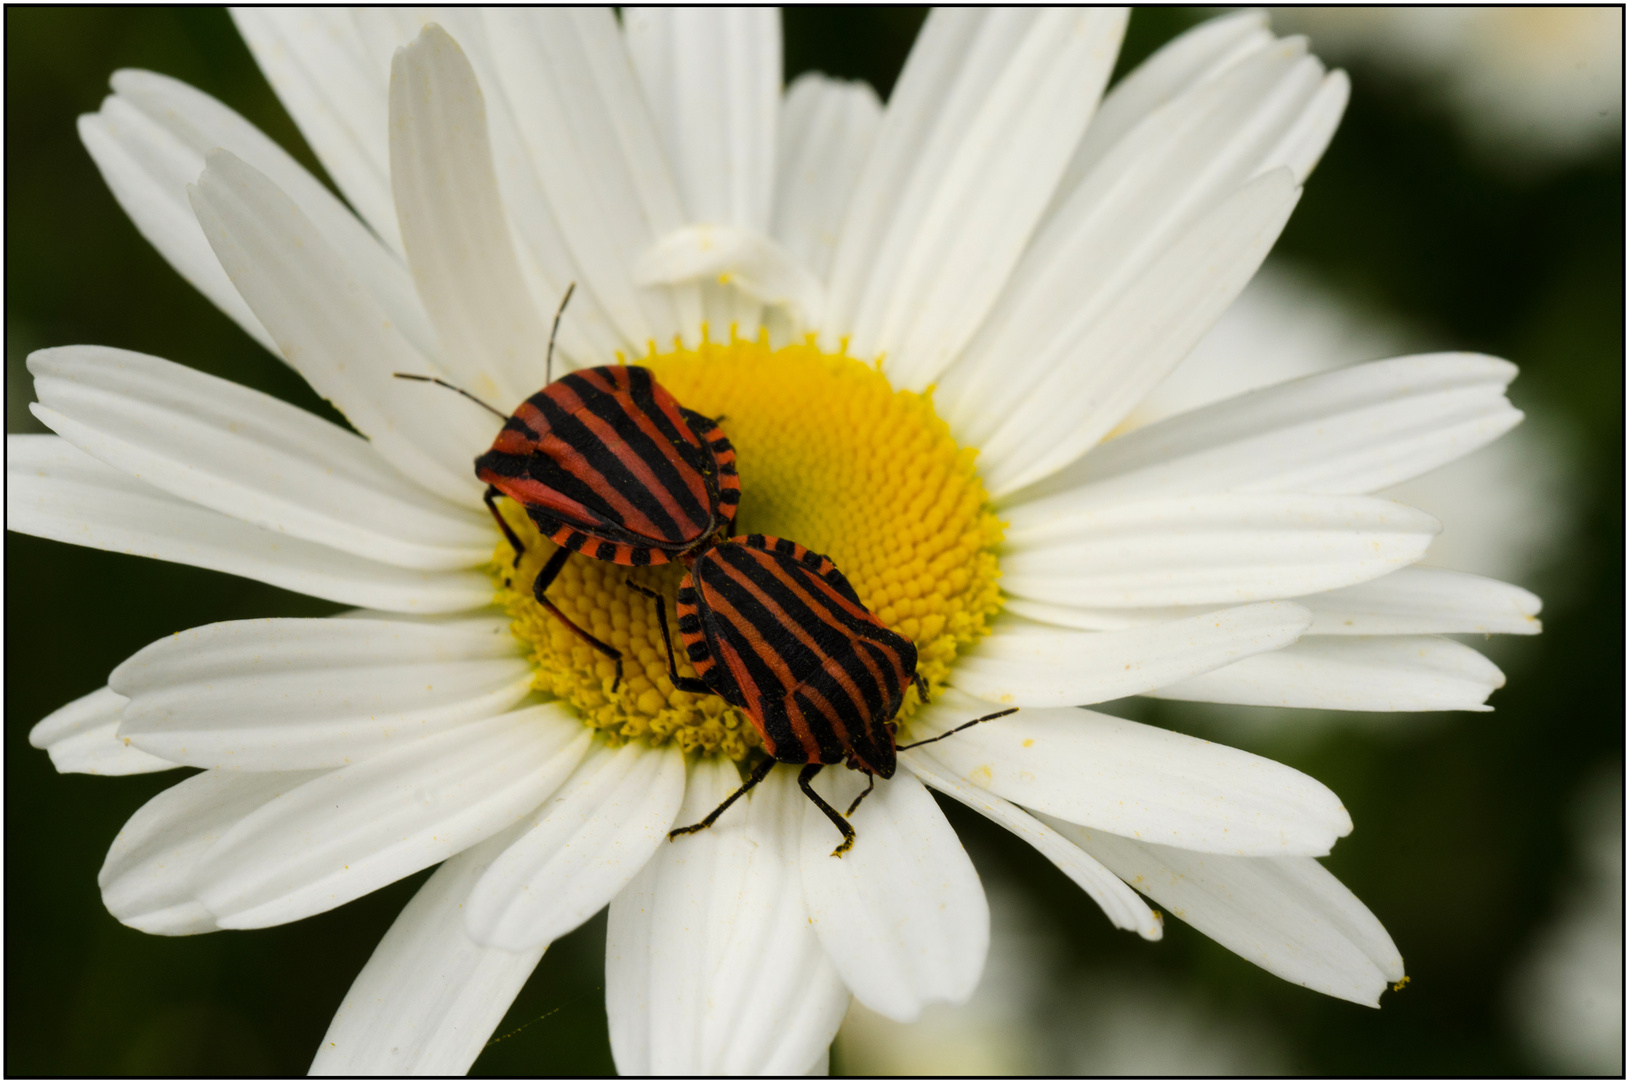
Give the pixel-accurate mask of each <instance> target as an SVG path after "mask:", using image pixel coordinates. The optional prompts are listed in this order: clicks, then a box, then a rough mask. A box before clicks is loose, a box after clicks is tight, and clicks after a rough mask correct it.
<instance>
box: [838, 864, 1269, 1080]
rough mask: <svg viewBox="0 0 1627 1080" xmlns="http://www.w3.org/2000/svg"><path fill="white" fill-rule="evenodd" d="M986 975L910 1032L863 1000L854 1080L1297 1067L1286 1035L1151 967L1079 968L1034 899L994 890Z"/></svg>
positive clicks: (848, 1061) (994, 879) (847, 1060)
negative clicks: (859, 1079) (960, 1000)
mask: <svg viewBox="0 0 1627 1080" xmlns="http://www.w3.org/2000/svg"><path fill="white" fill-rule="evenodd" d="M986 885H987V889H988V897H989V909H990V918H991V924H992V925H991V937H990V941H989V959H988V966H987V968H986V969H985V971H984V975H983V982H982V984H981V985H979V987H978V989H977V993H976V994H975V995H974V996H973V997H972V999H971V1000H970V1001H968V1002H966V1003H965V1004H964V1005H947V1004H936V1005H931V1006H928V1007H927V1008H926V1009H924V1010H923V1011H922V1013H921V1018H920V1019H919V1020H917V1021H916V1022H914V1023H912V1024H900V1023H897V1022H895V1021H892V1020H889V1019H887V1018H886V1017H884V1016H881V1015H880V1014H878V1013H874V1012H871V1011H870V1010H869V1009H866V1008H865V1007H864V1006H863V1005H861V1004H858V1003H857V1002H855V1003H854V1005H853V1007H852V1009H850V1010H849V1011H848V1014H847V1019H846V1021H845V1022H844V1023H843V1025H842V1031H841V1034H840V1035H839V1036H838V1037H837V1044H836V1050H837V1055H838V1061H839V1062H840V1064H841V1066H842V1068H843V1071H844V1072H846V1073H847V1074H849V1075H866V1074H873V1075H883V1076H889V1075H905V1074H919V1075H933V1074H936V1075H947V1076H977V1075H994V1076H1017V1075H1025V1074H1028V1075H1032V1074H1043V1073H1048V1072H1050V1073H1061V1074H1065V1075H1077V1076H1160V1075H1161V1076H1230V1075H1272V1074H1277V1073H1283V1072H1287V1071H1288V1070H1289V1057H1288V1052H1287V1048H1286V1046H1285V1045H1284V1043H1283V1041H1282V1039H1281V1038H1280V1036H1279V1035H1278V1034H1277V1033H1276V1032H1275V1031H1274V1030H1272V1029H1271V1028H1270V1027H1269V1026H1268V1025H1266V1024H1264V1023H1262V1022H1260V1021H1259V1020H1258V1019H1257V1018H1255V1017H1251V1016H1248V1015H1244V1014H1233V1013H1228V1012H1222V1011H1221V1010H1219V1009H1216V1008H1215V1007H1213V1006H1212V1005H1210V1004H1209V1003H1207V1002H1205V1001H1204V1000H1203V999H1202V998H1201V997H1200V996H1199V995H1197V994H1195V993H1193V991H1192V988H1190V987H1186V986H1181V985H1177V984H1174V983H1171V982H1170V981H1169V980H1167V979H1161V978H1158V977H1157V976H1155V975H1152V974H1151V973H1149V972H1148V971H1146V970H1145V969H1144V968H1142V967H1140V966H1137V967H1133V968H1131V967H1124V966H1119V965H1104V964H1092V965H1090V966H1088V967H1086V968H1085V969H1084V970H1083V971H1081V970H1080V969H1079V968H1078V967H1076V966H1075V965H1073V964H1072V963H1070V962H1069V958H1068V956H1067V955H1066V952H1065V945H1064V943H1063V942H1062V940H1061V938H1060V935H1058V934H1057V933H1056V931H1055V929H1054V925H1055V924H1054V923H1052V922H1050V921H1048V920H1047V919H1046V918H1045V917H1044V916H1043V915H1041V914H1040V913H1039V912H1038V911H1036V910H1035V909H1034V906H1033V903H1032V901H1030V900H1028V899H1027V896H1026V894H1025V893H1024V892H1023V891H1022V890H1021V889H1019V888H1018V887H1017V886H1015V885H1013V884H1009V883H1007V882H1006V881H1005V879H1003V878H1001V877H999V876H996V875H992V874H991V875H990V879H989V880H988V881H987V882H986Z"/></svg>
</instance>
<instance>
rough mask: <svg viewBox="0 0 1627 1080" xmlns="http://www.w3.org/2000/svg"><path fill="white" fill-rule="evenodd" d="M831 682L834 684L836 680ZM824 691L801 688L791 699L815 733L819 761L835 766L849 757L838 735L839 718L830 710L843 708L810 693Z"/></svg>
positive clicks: (820, 687)
mask: <svg viewBox="0 0 1627 1080" xmlns="http://www.w3.org/2000/svg"><path fill="white" fill-rule="evenodd" d="M830 681H831V682H832V683H833V684H834V680H830ZM824 689H825V687H824V686H818V687H811V686H810V687H807V688H799V689H798V690H797V691H796V693H794V694H792V695H791V697H792V699H793V700H794V701H795V702H796V703H797V704H798V705H799V706H801V709H802V719H803V722H804V723H806V724H807V725H808V730H809V731H811V732H813V736H814V741H815V742H816V743H818V745H819V760H820V761H822V762H824V763H825V764H827V765H835V764H836V763H838V762H840V761H841V760H842V759H843V758H844V757H846V756H847V751H846V749H845V748H844V747H843V745H842V743H843V740H842V739H841V738H840V737H838V736H837V734H836V726H835V721H836V719H837V718H836V717H833V716H831V715H830V713H829V710H830V709H831V708H832V707H835V708H841V706H840V705H839V704H837V703H836V702H835V701H828V700H822V699H821V698H820V697H819V695H818V693H817V692H815V693H810V690H813V691H821V690H824ZM828 697H829V695H828V694H827V695H826V698H828ZM840 700H846V695H845V694H844V695H842V698H841V699H840Z"/></svg>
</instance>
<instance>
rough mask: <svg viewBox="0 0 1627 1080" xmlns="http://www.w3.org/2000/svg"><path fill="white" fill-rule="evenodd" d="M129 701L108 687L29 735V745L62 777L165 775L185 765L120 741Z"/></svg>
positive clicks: (70, 706) (43, 722)
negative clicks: (121, 720)
mask: <svg viewBox="0 0 1627 1080" xmlns="http://www.w3.org/2000/svg"><path fill="white" fill-rule="evenodd" d="M128 700H129V699H128V698H126V697H124V696H123V695H122V694H115V693H114V692H113V691H112V690H110V689H108V688H107V687H105V686H104V687H102V689H100V690H93V691H91V692H90V693H88V694H86V695H85V696H84V697H82V698H78V699H76V700H74V701H70V702H68V703H67V704H66V705H64V706H62V708H60V709H58V710H57V711H56V712H54V713H52V714H51V715H50V716H47V717H46V718H45V719H44V720H41V721H40V722H39V723H37V724H35V725H34V726H33V727H32V728H31V729H30V730H29V732H28V745H30V746H32V747H34V748H35V749H38V750H44V751H46V752H47V753H49V754H50V755H51V764H52V765H55V766H56V771H57V772H59V773H69V772H77V773H90V774H91V775H92V776H130V775H133V774H135V773H149V772H162V771H163V770H165V769H174V768H177V767H178V765H179V763H178V762H174V761H170V760H168V759H167V758H161V757H154V756H153V755H152V754H149V753H147V752H146V751H145V750H138V749H136V748H135V747H134V746H131V745H130V743H129V741H128V740H126V739H121V738H120V737H119V734H118V731H119V714H120V713H121V712H122V711H123V710H124V703H125V702H126V701H128Z"/></svg>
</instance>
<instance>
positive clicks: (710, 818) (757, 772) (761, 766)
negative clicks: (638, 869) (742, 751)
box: [667, 757, 817, 840]
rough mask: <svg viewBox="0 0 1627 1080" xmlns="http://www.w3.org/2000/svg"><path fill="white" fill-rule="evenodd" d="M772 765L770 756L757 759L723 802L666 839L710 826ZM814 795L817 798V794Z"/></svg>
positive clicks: (672, 838)
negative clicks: (696, 821) (754, 766)
mask: <svg viewBox="0 0 1627 1080" xmlns="http://www.w3.org/2000/svg"><path fill="white" fill-rule="evenodd" d="M774 765H775V762H774V759H773V758H771V757H770V758H764V759H763V760H761V761H759V762H758V763H757V767H756V768H755V769H752V770H751V775H750V776H748V777H746V782H745V783H744V784H741V785H740V786H739V787H738V788H736V789H735V792H734V794H733V795H730V796H729V797H728V798H727V799H724V800H723V802H721V803H720V804H718V808H717V809H716V810H713V811H712V812H711V813H710V814H707V815H706V816H705V817H704V818H702V819H701V820H700V821H699V822H698V823H697V824H694V825H685V826H684V827H683V828H681V829H673V830H672V831H671V832H669V833H667V839H668V840H676V839H678V837H680V836H683V835H684V834H686V833H692V832H700V831H701V830H702V829H710V828H711V827H712V823H713V822H715V821H716V820H717V819H718V818H720V817H722V816H723V811H725V810H727V809H728V808H729V807H731V806H733V805H734V801H735V800H736V799H738V798H739V797H740V796H742V795H744V794H745V793H746V792H748V791H750V790H751V789H752V788H754V787H756V786H757V785H758V784H760V783H762V782H763V777H765V776H767V775H768V770H770V769H772V768H773V767H774ZM815 797H816V798H817V796H815Z"/></svg>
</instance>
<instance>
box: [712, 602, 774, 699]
mask: <svg viewBox="0 0 1627 1080" xmlns="http://www.w3.org/2000/svg"><path fill="white" fill-rule="evenodd" d="M702 610H704V611H705V612H706V614H705V615H703V616H702V624H703V626H704V630H705V633H704V639H705V642H706V649H705V651H706V652H708V653H710V654H711V656H712V658H713V659H714V660H718V661H720V662H719V663H717V664H716V665H715V666H714V667H713V668H712V670H711V671H709V672H707V673H705V674H704V675H703V676H702V678H704V679H705V680H706V684H707V685H708V686H710V687H711V688H712V690H713V692H715V693H716V694H717V695H718V696H719V697H721V698H722V699H723V700H724V701H727V702H728V703H729V704H730V705H736V706H739V707H741V708H749V707H750V700H751V695H752V694H753V693H755V694H756V695H757V697H758V698H759V700H761V701H763V702H765V703H769V702H772V703H778V702H780V700H781V699H782V698H784V697H785V692H786V690H787V689H788V688H787V687H786V686H785V684H784V683H782V682H781V681H780V678H779V676H778V675H776V674H775V673H774V669H773V668H772V667H771V666H770V662H769V659H768V657H767V656H765V655H764V652H763V651H762V646H761V644H760V643H759V642H756V641H754V640H753V638H754V636H755V624H750V625H747V626H746V627H738V626H736V625H735V624H734V622H733V621H732V620H730V619H729V618H728V617H727V616H726V615H724V614H723V613H721V612H718V611H714V610H712V609H711V608H704V609H702ZM742 617H747V618H749V617H748V616H745V615H744V613H742ZM729 649H733V650H734V651H735V652H736V653H737V654H738V655H739V657H740V661H741V663H742V664H744V665H745V668H746V671H745V676H746V679H747V680H749V681H750V683H751V685H750V686H746V685H744V684H742V683H741V682H740V681H738V679H737V678H736V676H735V672H734V670H733V669H732V668H731V667H730V666H729V665H728V664H727V663H723V662H721V661H722V659H723V657H724V656H726V655H727V653H728V650H729ZM690 661H691V663H693V662H694V652H693V650H691V654H690Z"/></svg>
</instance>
